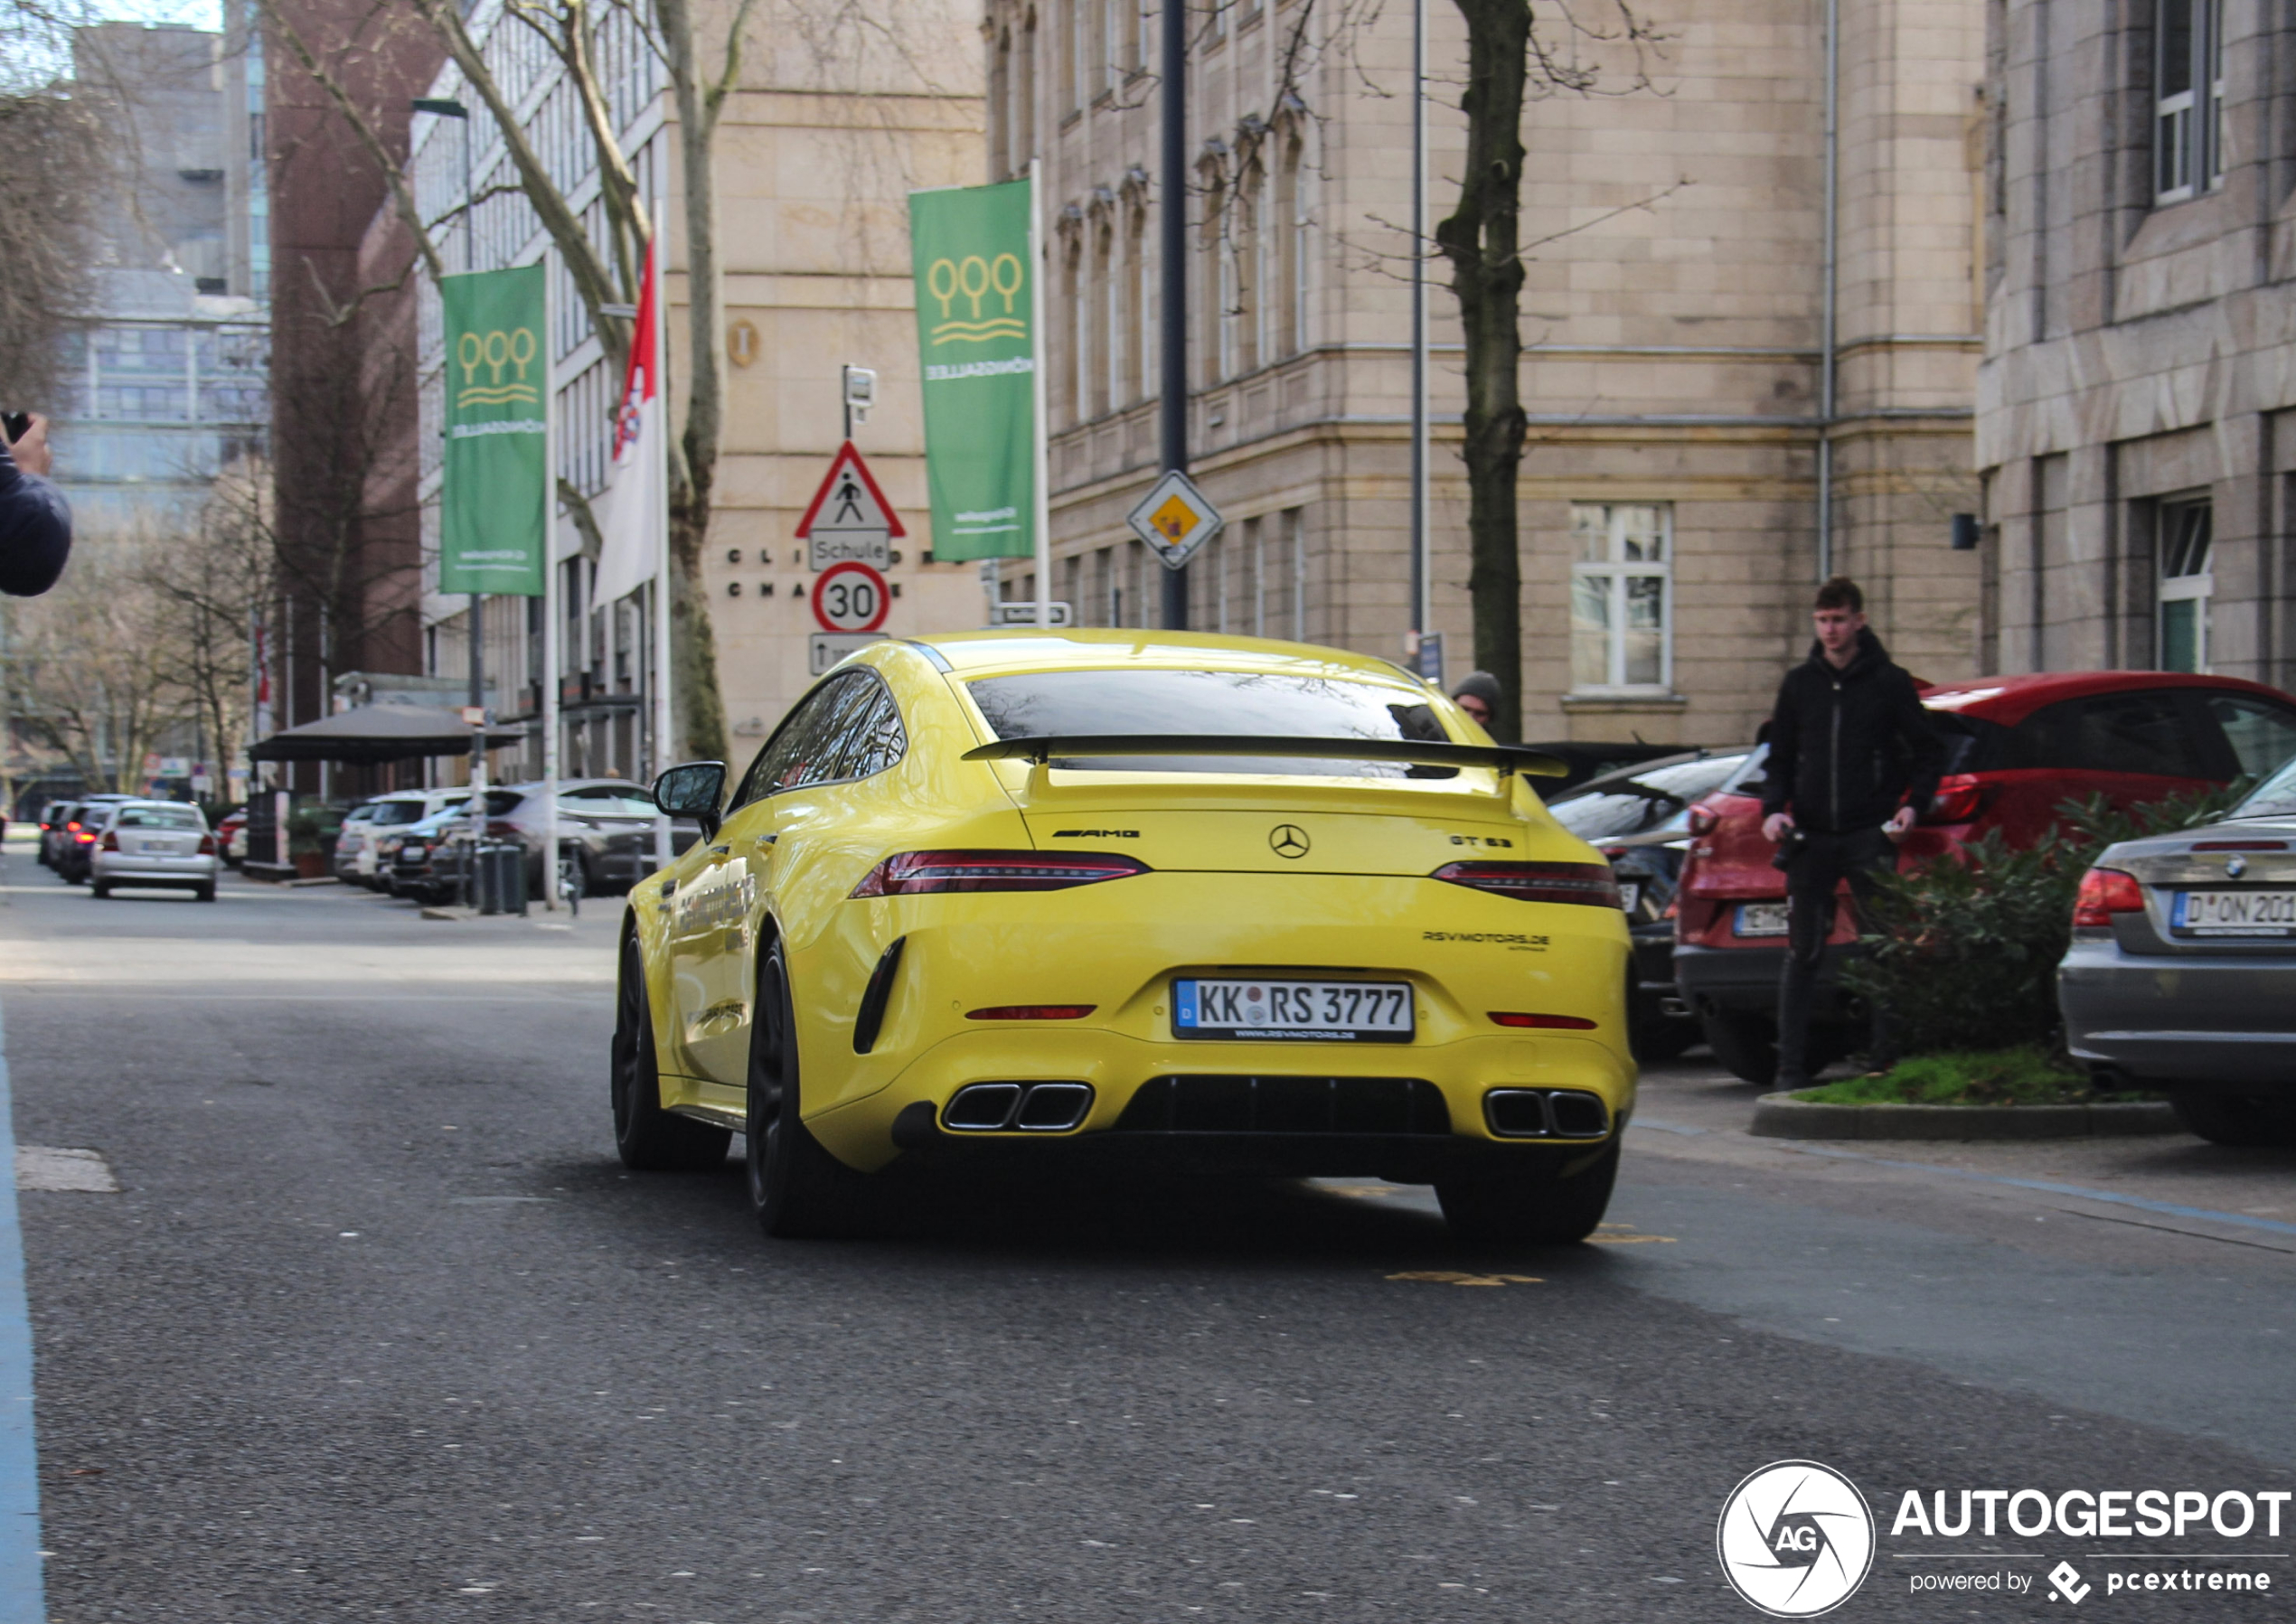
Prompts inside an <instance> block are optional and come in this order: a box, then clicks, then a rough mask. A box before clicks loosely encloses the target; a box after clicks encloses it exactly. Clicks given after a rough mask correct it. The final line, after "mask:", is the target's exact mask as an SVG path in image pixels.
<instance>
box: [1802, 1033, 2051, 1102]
mask: <svg viewBox="0 0 2296 1624" xmlns="http://www.w3.org/2000/svg"><path fill="white" fill-rule="evenodd" d="M1793 1097H1794V1098H1795V1099H1797V1100H1816V1101H1820V1102H1821V1103H1826V1104H1830V1105H2056V1104H2062V1103H2086V1102H2087V1101H2088V1100H2089V1099H2091V1098H2092V1097H2093V1096H2092V1095H2091V1094H2090V1092H2089V1081H2088V1079H2087V1078H2086V1077H2085V1076H2084V1075H2081V1073H2079V1072H2077V1071H2075V1070H2072V1069H2070V1068H2068V1067H2067V1066H2066V1065H2065V1063H2064V1062H2063V1061H2061V1060H2059V1059H2058V1058H2056V1056H2053V1055H2051V1054H2050V1053H2049V1051H2047V1049H2044V1048H2041V1047H2037V1046H2035V1045H2032V1044H2027V1045H2024V1046H2022V1047H2018V1048H2012V1049H1989V1050H1982V1051H1978V1052H1974V1053H1971V1052H1969V1051H1955V1052H1953V1053H1950V1054H1942V1055H1921V1056H1915V1058H1913V1059H1911V1060H1905V1061H1900V1062H1899V1063H1898V1064H1897V1065H1896V1067H1894V1068H1893V1069H1892V1070H1890V1071H1889V1072H1887V1073H1886V1074H1882V1075H1869V1076H1863V1077H1844V1078H1843V1079H1842V1080H1841V1081H1840V1082H1838V1083H1828V1084H1823V1085H1821V1086H1820V1087H1817V1088H1805V1089H1802V1090H1801V1091H1800V1092H1799V1093H1797V1094H1795V1095H1794V1096H1793Z"/></svg>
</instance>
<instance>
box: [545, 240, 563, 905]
mask: <svg viewBox="0 0 2296 1624" xmlns="http://www.w3.org/2000/svg"><path fill="white" fill-rule="evenodd" d="M557 280H558V278H556V277H553V276H551V275H550V255H549V254H548V253H544V254H543V256H542V333H543V360H542V444H543V445H544V446H546V447H548V449H547V450H546V451H545V452H544V454H543V455H544V456H545V457H546V458H547V464H546V466H547V468H548V469H549V471H550V473H553V474H554V473H555V472H556V471H557V468H558V370H557V367H556V366H555V365H554V364H553V362H552V361H551V359H550V350H551V349H552V348H553V347H555V339H556V336H557V333H558V324H557V323H556V322H554V321H552V320H551V319H550V317H551V315H552V314H553V313H554V311H555V309H556V307H557V305H558V298H557V292H556V289H555V287H554V286H553V285H554V284H555V283H556V281H557ZM550 491H551V482H550V479H549V478H547V477H546V478H545V479H544V480H543V482H542V696H541V698H542V906H543V908H544V909H546V910H547V911H548V912H550V913H553V914H555V913H556V912H558V765H559V763H558V728H559V718H558V661H559V653H558V641H559V624H558V512H557V509H558V503H557V502H556V501H555V500H554V499H553V498H552V497H551V494H550Z"/></svg>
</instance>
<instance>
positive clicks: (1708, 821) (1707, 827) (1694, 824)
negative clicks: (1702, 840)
mask: <svg viewBox="0 0 2296 1624" xmlns="http://www.w3.org/2000/svg"><path fill="white" fill-rule="evenodd" d="M1689 826H1690V832H1691V833H1692V834H1712V833H1713V832H1714V831H1716V830H1717V829H1718V828H1720V827H1721V826H1722V814H1721V813H1719V812H1716V811H1715V810H1714V809H1713V808H1712V807H1710V806H1694V807H1692V808H1690V817H1689Z"/></svg>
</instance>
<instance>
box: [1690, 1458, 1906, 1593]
mask: <svg viewBox="0 0 2296 1624" xmlns="http://www.w3.org/2000/svg"><path fill="white" fill-rule="evenodd" d="M1714 1548H1715V1554H1716V1555H1717V1556H1718V1557H1719V1558H1720V1559H1721V1562H1722V1572H1723V1573H1724V1574H1725V1575H1726V1576H1727V1578H1728V1579H1729V1581H1730V1585H1731V1588H1732V1589H1734V1590H1736V1591H1737V1592H1738V1594H1739V1595H1741V1596H1743V1597H1745V1598H1746V1601H1748V1602H1749V1603H1751V1604H1752V1605H1753V1606H1755V1607H1756V1608H1758V1609H1760V1610H1762V1611H1764V1612H1765V1613H1768V1614H1769V1615H1770V1616H1771V1617H1772V1618H1774V1619H1814V1618H1816V1617H1817V1616H1818V1615H1819V1614H1820V1613H1828V1612H1831V1611H1832V1610H1834V1609H1835V1608H1837V1607H1840V1605H1841V1604H1842V1603H1843V1602H1845V1601H1849V1598H1850V1597H1852V1596H1854V1595H1856V1594H1857V1593H1858V1586H1859V1585H1861V1584H1863V1583H1865V1582H1866V1574H1867V1573H1868V1572H1869V1571H1870V1570H1871V1569H1872V1567H1873V1565H1874V1514H1873V1512H1872V1511H1871V1510H1870V1509H1868V1507H1867V1505H1866V1497H1865V1496H1863V1495H1861V1494H1859V1493H1858V1486H1857V1485H1856V1484H1855V1483H1852V1482H1851V1481H1850V1480H1849V1478H1845V1477H1843V1476H1842V1475H1841V1474H1840V1472H1838V1471H1836V1470H1834V1469H1833V1468H1831V1467H1830V1466H1821V1465H1819V1464H1818V1463H1817V1462H1816V1461H1815V1460H1778V1461H1774V1462H1772V1463H1771V1464H1770V1465H1768V1466H1765V1467H1764V1468H1763V1469H1761V1470H1760V1471H1758V1472H1755V1473H1754V1474H1753V1475H1752V1476H1750V1477H1748V1478H1746V1481H1744V1482H1743V1483H1740V1484H1739V1485H1738V1486H1737V1487H1736V1488H1734V1489H1732V1490H1731V1491H1730V1497H1729V1498H1728V1499H1727V1500H1725V1501H1723V1503H1722V1517H1721V1520H1720V1521H1719V1522H1717V1524H1716V1525H1715V1528H1714Z"/></svg>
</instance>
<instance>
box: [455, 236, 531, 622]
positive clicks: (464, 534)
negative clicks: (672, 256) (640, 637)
mask: <svg viewBox="0 0 2296 1624" xmlns="http://www.w3.org/2000/svg"><path fill="white" fill-rule="evenodd" d="M543 286H544V284H543V271H542V268H541V266H539V265H522V266H520V267H518V268H516V269H515V270H499V271H475V272H473V273H471V274H469V275H467V276H461V277H440V278H439V281H438V292H439V295H440V297H441V299H442V301H443V302H444V304H445V306H446V327H447V380H446V384H447V460H446V474H445V485H444V488H443V490H442V492H441V493H440V497H439V526H438V536H439V545H438V590H439V591H441V592H486V593H503V594H508V595H510V596H519V597H539V596H541V593H542V572H543V570H544V568H546V565H545V562H544V559H545V557H546V555H545V552H544V547H543V539H544V537H545V536H547V535H548V533H549V521H550V424H549V417H550V413H549V399H548V396H549V394H550V359H549V349H548V346H547V345H546V344H545V343H544V342H543V340H544V335H545V327H544V321H543V308H544V303H545V300H544V295H543Z"/></svg>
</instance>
